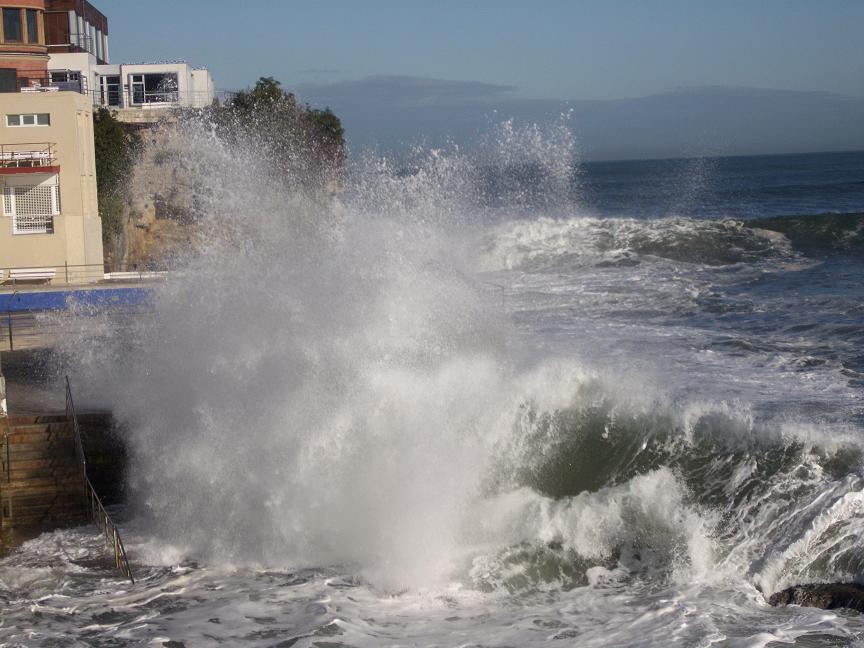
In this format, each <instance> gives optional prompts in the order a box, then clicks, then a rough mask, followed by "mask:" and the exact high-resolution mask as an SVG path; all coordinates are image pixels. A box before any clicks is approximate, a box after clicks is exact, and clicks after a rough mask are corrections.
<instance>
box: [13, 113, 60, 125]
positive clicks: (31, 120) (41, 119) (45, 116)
mask: <svg viewBox="0 0 864 648" xmlns="http://www.w3.org/2000/svg"><path fill="white" fill-rule="evenodd" d="M6 125H7V126H50V125H51V114H50V113H38V114H33V115H6Z"/></svg>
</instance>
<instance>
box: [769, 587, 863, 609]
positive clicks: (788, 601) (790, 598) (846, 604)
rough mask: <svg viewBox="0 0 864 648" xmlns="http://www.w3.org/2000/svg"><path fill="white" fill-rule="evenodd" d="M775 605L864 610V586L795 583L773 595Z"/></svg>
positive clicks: (772, 603)
mask: <svg viewBox="0 0 864 648" xmlns="http://www.w3.org/2000/svg"><path fill="white" fill-rule="evenodd" d="M768 603H769V604H771V605H773V606H775V607H776V606H781V605H802V606H804V607H816V608H822V609H823V610H834V609H837V608H848V609H850V610H857V611H858V612H864V586H861V585H857V584H856V583H818V584H811V585H795V586H793V587H789V588H786V589H785V590H782V591H780V592H777V593H775V594H772V595H771V598H769V599H768Z"/></svg>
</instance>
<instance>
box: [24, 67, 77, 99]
mask: <svg viewBox="0 0 864 648" xmlns="http://www.w3.org/2000/svg"><path fill="white" fill-rule="evenodd" d="M73 75H74V76H73ZM18 92H78V93H80V94H85V93H86V91H85V89H84V84H83V83H81V78H80V75H78V73H72V74H70V73H67V71H66V70H49V72H48V76H44V77H33V76H21V77H19V78H18Z"/></svg>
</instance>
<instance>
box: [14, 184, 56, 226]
mask: <svg viewBox="0 0 864 648" xmlns="http://www.w3.org/2000/svg"><path fill="white" fill-rule="evenodd" d="M3 213H4V214H5V215H6V216H11V217H12V233H13V234H52V233H53V232H54V216H59V215H60V187H59V186H58V185H56V184H53V185H45V184H43V185H28V186H17V187H4V189H3Z"/></svg>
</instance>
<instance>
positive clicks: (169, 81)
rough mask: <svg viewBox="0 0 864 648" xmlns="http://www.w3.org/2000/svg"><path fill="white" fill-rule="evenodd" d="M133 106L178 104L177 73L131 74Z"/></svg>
mask: <svg viewBox="0 0 864 648" xmlns="http://www.w3.org/2000/svg"><path fill="white" fill-rule="evenodd" d="M129 79H130V84H129V85H130V86H131V90H132V103H133V104H139V105H140V104H160V103H177V102H178V101H180V94H179V93H178V92H177V88H178V85H177V73H176V72H153V73H150V74H130V75H129Z"/></svg>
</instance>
